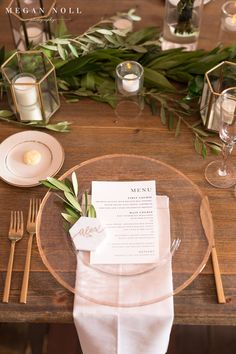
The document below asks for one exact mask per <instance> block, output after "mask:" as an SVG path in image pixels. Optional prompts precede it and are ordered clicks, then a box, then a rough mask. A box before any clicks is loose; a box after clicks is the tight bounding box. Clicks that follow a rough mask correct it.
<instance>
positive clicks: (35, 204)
mask: <svg viewBox="0 0 236 354" xmlns="http://www.w3.org/2000/svg"><path fill="white" fill-rule="evenodd" d="M40 203H41V200H40V199H30V205H29V212H28V219H27V226H26V230H27V232H28V234H29V239H28V245H27V252H26V258H25V269H24V275H23V281H22V287H21V294H20V302H21V303H23V304H26V300H27V294H28V285H29V271H30V262H31V253H32V243H33V237H34V235H35V233H36V218H37V214H38V211H39V207H40Z"/></svg>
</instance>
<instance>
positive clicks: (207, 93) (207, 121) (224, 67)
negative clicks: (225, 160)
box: [200, 61, 236, 131]
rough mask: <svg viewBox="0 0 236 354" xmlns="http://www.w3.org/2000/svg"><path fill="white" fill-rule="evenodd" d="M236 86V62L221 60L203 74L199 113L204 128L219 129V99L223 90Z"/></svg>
mask: <svg viewBox="0 0 236 354" xmlns="http://www.w3.org/2000/svg"><path fill="white" fill-rule="evenodd" d="M235 86H236V63H231V62H228V61H223V62H222V63H220V64H218V65H217V66H215V67H214V68H212V69H211V70H209V71H208V72H206V74H205V78H204V86H203V91H202V97H201V103H200V113H201V117H202V121H203V124H204V126H205V128H207V129H209V130H212V131H219V123H220V101H219V97H220V94H221V92H222V91H223V90H225V89H227V88H229V87H235Z"/></svg>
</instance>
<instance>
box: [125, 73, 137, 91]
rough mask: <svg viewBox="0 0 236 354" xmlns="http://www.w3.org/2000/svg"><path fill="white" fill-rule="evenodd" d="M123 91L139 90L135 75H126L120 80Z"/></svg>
mask: <svg viewBox="0 0 236 354" xmlns="http://www.w3.org/2000/svg"><path fill="white" fill-rule="evenodd" d="M122 86H123V90H124V91H126V92H136V91H138V90H139V78H138V76H137V75H135V74H126V75H125V76H124V78H123V80H122Z"/></svg>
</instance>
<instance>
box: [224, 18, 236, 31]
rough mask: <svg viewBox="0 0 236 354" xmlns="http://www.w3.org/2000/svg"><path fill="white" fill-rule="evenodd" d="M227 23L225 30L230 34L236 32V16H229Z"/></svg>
mask: <svg viewBox="0 0 236 354" xmlns="http://www.w3.org/2000/svg"><path fill="white" fill-rule="evenodd" d="M224 21H225V23H224V25H225V29H226V30H227V31H230V32H236V14H235V15H233V16H232V17H231V16H228V17H226V18H225V19H224Z"/></svg>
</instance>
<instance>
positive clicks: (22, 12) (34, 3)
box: [6, 0, 56, 51]
mask: <svg viewBox="0 0 236 354" xmlns="http://www.w3.org/2000/svg"><path fill="white" fill-rule="evenodd" d="M6 11H7V13H8V16H9V21H10V26H11V30H12V35H13V40H14V43H15V46H16V48H17V49H18V50H21V51H24V50H27V49H31V48H32V47H34V46H36V45H38V44H39V43H43V42H45V41H48V40H49V39H51V38H53V36H54V34H53V27H55V22H56V19H55V14H56V1H55V0H11V2H10V3H9V5H8V7H7V9H6Z"/></svg>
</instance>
